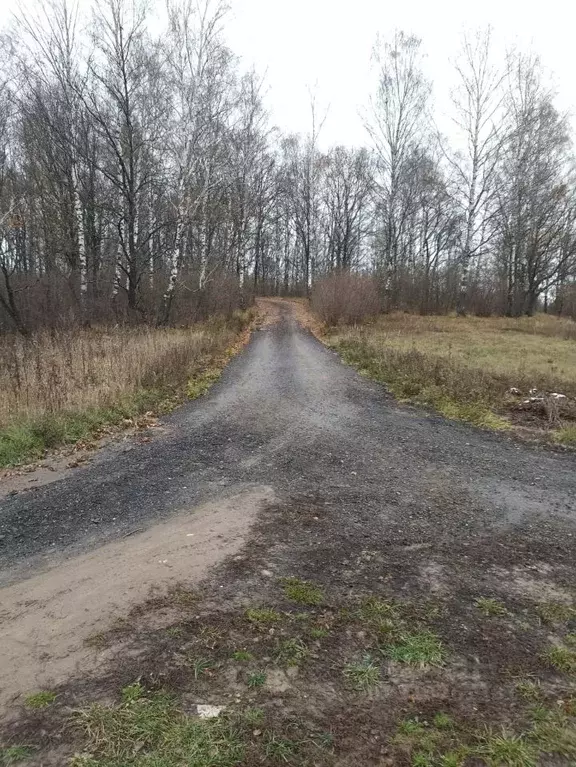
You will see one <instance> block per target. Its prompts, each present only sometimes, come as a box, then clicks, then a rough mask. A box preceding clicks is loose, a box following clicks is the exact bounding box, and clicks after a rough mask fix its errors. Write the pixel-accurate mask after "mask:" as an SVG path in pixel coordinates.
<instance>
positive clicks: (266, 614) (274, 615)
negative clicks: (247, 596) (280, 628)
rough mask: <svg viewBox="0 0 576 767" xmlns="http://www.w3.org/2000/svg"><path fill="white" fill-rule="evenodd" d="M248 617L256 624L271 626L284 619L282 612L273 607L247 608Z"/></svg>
mask: <svg viewBox="0 0 576 767" xmlns="http://www.w3.org/2000/svg"><path fill="white" fill-rule="evenodd" d="M246 618H247V619H248V620H249V621H250V623H253V624H255V625H256V626H261V627H264V626H271V625H272V624H274V623H279V622H280V621H281V620H282V614H281V613H279V612H278V611H277V610H273V609H272V608H271V607H250V608H249V609H248V610H246Z"/></svg>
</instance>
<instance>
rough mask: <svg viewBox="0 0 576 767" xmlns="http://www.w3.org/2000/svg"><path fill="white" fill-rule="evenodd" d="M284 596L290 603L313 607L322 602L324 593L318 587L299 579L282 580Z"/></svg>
mask: <svg viewBox="0 0 576 767" xmlns="http://www.w3.org/2000/svg"><path fill="white" fill-rule="evenodd" d="M281 583H282V587H283V590H284V595H285V596H286V598H287V599H290V600H291V601H292V602H297V603H298V604H301V605H309V606H311V607H315V606H317V605H320V604H322V602H323V601H324V592H323V591H322V589H321V588H320V587H319V586H316V585H314V584H313V583H310V582H309V581H303V580H301V579H300V578H282V579H281Z"/></svg>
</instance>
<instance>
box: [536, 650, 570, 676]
mask: <svg viewBox="0 0 576 767" xmlns="http://www.w3.org/2000/svg"><path fill="white" fill-rule="evenodd" d="M542 657H543V658H544V660H545V661H546V662H547V663H549V664H550V665H551V666H553V667H554V668H555V669H556V670H557V671H562V672H563V673H565V674H576V649H573V648H571V647H562V646H558V647H550V648H549V649H548V650H546V651H545V652H544V653H543V654H542Z"/></svg>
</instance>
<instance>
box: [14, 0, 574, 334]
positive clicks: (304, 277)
mask: <svg viewBox="0 0 576 767" xmlns="http://www.w3.org/2000/svg"><path fill="white" fill-rule="evenodd" d="M227 12H228V9H227V7H226V5H225V4H224V3H223V2H220V0H168V2H167V6H166V12H165V18H164V17H163V18H162V21H161V22H160V21H159V19H158V18H156V17H155V16H153V15H152V14H151V13H150V11H149V10H148V9H147V7H146V5H144V4H141V3H139V0H130V1H129V0H101V1H100V2H98V3H94V7H93V8H92V9H91V12H90V14H89V16H86V17H83V16H81V15H80V12H79V9H78V6H76V5H74V4H72V3H71V2H70V0H44V3H43V4H42V5H40V6H37V10H36V11H35V12H29V11H28V12H26V11H24V10H22V11H20V12H19V14H18V15H17V18H16V20H15V21H14V22H13V23H12V24H11V25H10V26H9V28H8V29H7V30H5V32H4V35H3V39H2V54H1V56H2V61H1V62H0V66H1V69H0V71H1V79H0V328H1V329H3V330H12V331H13V330H16V331H18V332H20V333H22V334H28V333H30V332H31V331H32V330H34V329H35V328H38V327H44V326H61V325H70V324H80V323H84V324H90V323H108V322H119V321H122V322H123V321H131V322H135V321H145V322H151V323H158V324H170V323H184V322H188V321H190V320H193V319H197V318H200V317H202V316H204V315H206V314H207V313H210V312H212V311H215V310H218V311H228V310H231V309H233V308H235V307H236V306H239V305H241V304H242V302H243V301H246V300H248V298H249V297H250V296H251V295H252V294H253V293H254V292H260V293H269V294H290V293H300V294H305V293H307V292H308V291H309V290H310V289H311V288H312V287H313V284H314V283H315V282H316V281H318V280H319V279H321V278H322V276H323V275H326V274H327V273H329V272H332V271H334V270H340V271H357V272H366V273H370V274H373V275H374V276H375V279H376V280H377V282H378V289H379V291H380V294H381V296H382V300H383V302H384V305H385V306H386V307H387V308H402V309H407V310H417V311H422V312H441V311H449V310H452V309H457V310H458V311H461V312H466V311H476V312H481V313H491V312H500V313H507V314H510V315H519V314H522V313H528V314H530V313H532V312H534V311H535V310H536V309H537V308H538V307H540V306H542V305H543V304H544V305H545V307H546V308H547V309H549V310H554V311H557V312H564V313H568V314H570V313H572V314H576V196H575V190H576V185H575V183H574V158H573V153H572V146H571V137H570V129H569V123H568V120H567V117H566V116H565V115H563V114H561V113H560V112H559V111H558V109H557V108H556V106H555V103H554V93H553V92H552V90H551V89H550V88H549V87H548V85H547V80H546V77H545V74H544V70H543V67H542V65H541V63H540V62H539V60H538V58H537V57H535V56H533V55H527V54H523V53H518V52H515V53H510V54H509V55H508V56H507V57H506V59H505V61H503V62H498V61H494V57H493V52H492V47H491V43H490V32H489V31H485V32H482V33H478V34H476V35H472V36H469V37H467V38H465V39H464V40H463V43H462V50H461V54H460V57H459V59H458V61H457V62H456V63H455V66H456V75H457V79H458V87H457V88H456V89H455V90H454V92H453V93H452V105H453V114H452V116H453V118H454V121H455V125H456V127H455V130H454V134H453V135H452V134H451V136H450V137H449V139H447V138H446V137H445V136H443V135H441V132H440V131H439V130H438V129H437V127H436V126H435V122H434V119H433V115H432V84H431V82H430V80H429V78H428V77H427V75H426V60H425V57H424V53H423V47H422V43H421V41H420V40H419V39H417V38H415V37H413V36H410V35H406V34H404V33H402V32H396V33H394V34H393V35H391V36H390V37H389V38H386V39H382V40H379V41H378V42H377V43H376V45H375V48H374V57H373V58H374V66H375V69H376V73H377V87H376V90H375V93H374V95H373V98H372V99H371V103H370V107H369V109H368V110H367V113H366V117H365V123H366V137H367V140H366V146H364V147H354V148H351V147H344V146H336V147H333V148H330V149H328V150H327V149H325V148H323V147H322V146H321V141H320V140H321V130H322V119H323V118H322V115H321V114H319V110H318V109H317V107H316V105H315V104H314V102H313V101H312V103H311V109H310V112H311V118H310V124H311V127H310V131H309V132H308V134H307V135H304V136H300V135H286V134H283V133H282V132H281V131H280V130H278V129H277V128H276V127H274V126H273V125H272V123H271V120H270V116H269V115H268V113H267V111H266V108H265V105H264V89H265V83H264V80H263V78H262V77H261V76H260V75H259V74H258V73H257V72H255V71H248V72H243V71H242V69H241V66H240V62H239V61H238V59H237V57H236V56H235V55H234V54H233V52H232V51H231V50H230V49H229V47H228V46H227V45H226V42H225V22H226V15H227ZM455 137H456V138H455Z"/></svg>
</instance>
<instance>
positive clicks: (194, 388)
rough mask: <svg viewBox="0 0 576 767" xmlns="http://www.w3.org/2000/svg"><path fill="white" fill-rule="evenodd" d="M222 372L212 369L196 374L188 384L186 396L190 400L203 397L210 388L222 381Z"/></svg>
mask: <svg viewBox="0 0 576 767" xmlns="http://www.w3.org/2000/svg"><path fill="white" fill-rule="evenodd" d="M221 375H222V371H221V370H219V369H218V368H210V369H208V370H204V371H202V372H200V373H196V374H195V375H193V376H192V378H190V379H189V381H188V383H187V384H186V396H187V397H188V399H197V398H198V397H202V396H203V395H204V394H206V392H207V391H208V389H210V387H211V386H212V385H213V384H215V383H216V381H219V380H220V377H221Z"/></svg>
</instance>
